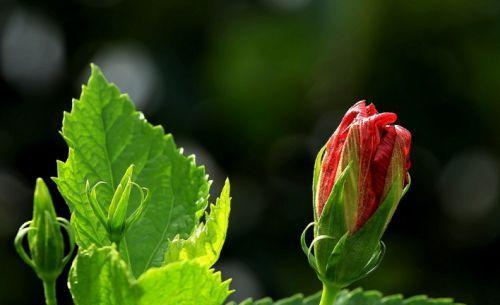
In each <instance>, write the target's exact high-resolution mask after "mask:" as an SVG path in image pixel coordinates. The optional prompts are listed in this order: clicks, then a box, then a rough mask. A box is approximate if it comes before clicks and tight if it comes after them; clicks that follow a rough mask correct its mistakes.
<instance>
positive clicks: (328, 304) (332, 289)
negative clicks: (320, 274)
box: [319, 283, 340, 305]
mask: <svg viewBox="0 0 500 305" xmlns="http://www.w3.org/2000/svg"><path fill="white" fill-rule="evenodd" d="M339 292H340V287H339V286H336V285H331V284H328V283H323V292H322V293H321V301H320V302H319V305H333V302H334V301H335V299H336V298H337V296H338V294H339Z"/></svg>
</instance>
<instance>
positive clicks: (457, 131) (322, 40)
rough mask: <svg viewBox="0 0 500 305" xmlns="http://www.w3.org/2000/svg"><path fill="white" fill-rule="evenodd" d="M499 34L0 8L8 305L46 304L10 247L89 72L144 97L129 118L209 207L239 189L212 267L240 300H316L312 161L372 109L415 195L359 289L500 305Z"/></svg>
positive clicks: (248, 5)
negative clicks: (160, 144)
mask: <svg viewBox="0 0 500 305" xmlns="http://www.w3.org/2000/svg"><path fill="white" fill-rule="evenodd" d="M19 12H22V13H23V14H21V15H20V14H19ZM19 16H21V17H22V16H24V17H23V18H24V19H23V18H21V17H19ZM26 16H27V17H26ZM33 16H39V17H40V16H41V17H42V18H41V19H40V20H39V19H35V18H33ZM16 18H17V19H16ZM13 20H14V21H15V22H14V21H13ZM35 20H39V21H37V22H38V23H36V24H35V23H34V22H35ZM44 22H45V23H44ZM40 23H41V24H42V25H44V24H46V25H47V24H49V25H50V26H46V27H45V28H44V27H40V26H39V25H40ZM43 29H45V30H46V31H47V36H43V37H49V38H50V37H52V36H50V35H55V34H53V33H60V36H57V35H55V36H54V37H53V38H54V41H55V42H54V43H59V44H60V45H57V46H58V47H60V48H62V50H63V51H64V52H63V53H61V54H60V56H59V57H54V58H53V59H54V63H58V66H57V69H56V70H53V71H57V72H58V73H56V72H53V71H52V70H50V69H49V70H48V68H47V65H44V63H46V62H47V60H45V61H44V59H45V58H49V57H50V55H51V54H52V55H53V53H50V52H49V51H50V50H53V49H50V47H51V45H52V44H50V43H48V42H47V41H46V39H47V38H43V37H42V36H40V37H42V38H43V39H42V38H40V41H38V40H37V39H31V38H30V39H27V40H26V41H23V40H22V39H23V37H35V38H36V37H38V36H36V35H35V34H37V33H39V31H42V30H43ZM54 29H55V30H54ZM37 30H38V32H37ZM499 30H500V3H499V2H498V1H495V0H477V1H466V0H443V1H431V0H420V1H396V0H382V1H380V0H379V1H375V0H354V1H327V0H260V1H250V0H248V1H244V0H233V1H223V0H213V1H207V0H193V1H181V0H164V1H152V0H149V1H136V0H104V1H103V0H71V1H57V0H48V1H42V2H40V1H34V0H3V1H2V2H1V3H0V48H1V49H0V58H1V71H0V72H1V74H0V100H1V101H2V110H1V111H0V141H1V145H0V247H1V249H2V251H0V270H2V271H3V272H1V275H0V282H1V283H3V284H2V285H1V287H0V304H19V305H23V304H39V303H40V300H41V296H42V294H41V292H42V291H41V287H40V286H39V283H38V282H37V280H36V278H35V277H33V275H32V273H31V271H30V270H28V268H27V267H26V266H25V265H24V264H23V263H22V262H21V260H20V259H19V258H18V257H17V256H16V255H15V252H14V249H13V247H12V239H13V236H14V234H15V231H16V229H17V227H18V226H19V225H20V224H21V223H22V222H23V221H24V220H26V219H29V218H30V215H29V213H30V207H31V202H30V200H31V199H30V194H31V192H32V189H33V187H34V182H35V178H36V177H38V176H42V177H44V178H48V177H50V176H55V174H56V167H55V159H56V158H57V159H65V157H66V153H67V152H66V151H65V145H64V142H63V140H62V139H61V137H60V136H59V135H58V134H57V131H58V130H59V129H60V126H61V119H62V111H63V110H69V109H70V101H71V98H72V97H76V96H77V94H78V92H79V91H80V88H79V87H80V84H81V83H82V79H85V78H86V76H87V75H88V73H89V68H88V63H89V62H91V61H94V60H96V61H98V62H97V63H98V64H100V65H101V66H102V67H103V69H105V71H104V73H106V74H107V75H108V78H109V79H110V80H112V81H113V80H115V81H116V82H117V85H118V86H120V87H121V88H122V89H123V90H124V91H129V92H130V93H131V96H132V98H134V95H133V90H129V89H130V88H128V87H127V86H125V85H123V84H130V83H132V84H137V86H141V84H142V82H143V81H144V79H145V78H144V75H145V76H148V77H151V79H152V80H154V81H153V82H152V84H153V86H152V87H151V89H150V92H147V93H148V94H147V95H145V96H147V98H145V100H144V101H143V102H141V104H140V105H139V108H141V109H142V110H143V111H144V112H145V113H146V114H147V116H148V117H149V118H150V120H151V122H152V123H154V124H162V125H164V126H165V128H166V130H167V131H169V132H172V133H173V134H174V135H175V136H176V139H177V142H178V143H179V145H180V146H185V148H186V151H187V152H188V153H196V154H197V158H198V161H199V163H201V164H203V163H206V164H207V167H208V172H209V173H210V174H211V176H212V178H213V179H214V180H215V184H214V189H213V194H217V193H218V192H219V190H220V188H221V185H222V181H224V178H225V176H230V177H231V181H232V186H233V188H234V192H233V194H234V195H233V197H234V209H233V214H232V217H231V223H230V229H229V237H228V241H227V243H226V246H225V248H224V250H223V253H222V256H221V263H220V266H219V267H220V268H221V269H222V270H223V275H224V276H234V277H235V280H234V282H233V284H234V285H233V287H234V288H236V289H238V290H239V292H238V293H236V294H235V295H234V296H233V299H235V300H241V299H243V298H245V297H249V296H251V297H254V298H259V297H262V296H264V295H269V296H271V297H273V298H274V299H279V298H282V297H285V296H288V295H291V294H294V293H297V292H301V293H304V294H306V295H309V294H311V293H313V292H315V291H317V290H318V289H319V282H318V281H317V280H316V279H315V277H314V274H313V272H312V270H309V268H308V266H307V262H306V260H305V258H304V257H303V254H302V253H301V251H300V249H299V248H300V247H299V242H298V237H299V234H300V232H301V231H302V229H303V227H304V226H305V224H307V223H308V222H309V221H310V220H311V219H312V211H311V205H312V203H311V191H310V184H311V176H312V164H313V158H314V156H315V153H316V151H317V150H318V149H319V147H321V145H322V143H323V142H324V141H326V139H327V138H328V136H329V135H330V134H331V133H332V132H333V130H334V129H335V127H336V125H337V124H338V122H339V119H340V117H341V115H342V114H343V112H344V111H345V109H347V107H348V106H350V105H351V104H352V103H354V102H355V101H357V100H359V99H368V100H369V101H372V102H374V103H375V104H376V105H377V108H378V109H379V110H380V111H394V112H397V113H398V115H399V118H400V123H401V124H402V125H404V126H405V127H407V128H408V129H409V130H411V131H412V133H413V136H414V150H413V169H412V177H413V179H412V180H413V185H412V188H411V190H410V192H409V194H408V195H407V196H406V197H405V198H403V200H402V203H401V205H400V208H399V210H398V212H397V213H396V216H395V218H394V220H393V222H392V223H391V226H390V227H389V230H388V232H387V234H386V237H385V241H386V243H387V245H388V251H387V257H386V259H385V260H384V262H383V263H382V265H381V267H380V269H379V270H377V271H376V272H375V273H374V274H373V275H372V276H370V277H368V278H366V279H365V280H363V282H362V283H361V285H362V286H363V287H364V288H365V289H379V290H381V291H383V292H384V294H394V293H399V292H402V293H404V294H405V295H413V294H420V293H427V294H429V295H431V296H435V297H440V296H452V297H454V298H455V299H456V300H457V301H460V302H466V303H469V304H482V305H490V304H491V305H496V304H499V303H500V291H499V289H498V287H500V277H499V276H498V274H499V272H500V266H499V265H498V263H497V260H498V259H497V258H498V257H499V255H500V236H499V235H500V225H499V222H498V220H497V219H498V218H499V216H500V205H499V197H498V195H499V187H500V181H499V180H500V178H499V175H500V173H499V163H498V162H499V161H498V160H499V159H498V156H499V153H500V137H499V136H498V134H499V133H500V124H499V121H498V116H499V114H500V86H498V82H499V79H500V40H499V39H498V33H499ZM51 31H52V32H51ZM51 33H52V34H51ZM28 34H32V35H34V36H30V35H28ZM58 37H60V38H58ZM58 39H59V40H58ZM21 42H22V43H21ZM130 45H134V46H138V49H139V50H142V51H141V52H142V53H140V54H141V56H144V57H145V58H146V59H148V60H149V62H151V63H152V64H151V67H150V68H149V70H145V71H146V72H141V73H146V74H140V73H139V72H140V71H139V70H138V69H137V64H136V65H135V66H134V65H133V61H134V59H137V56H136V55H132V56H129V57H127V58H129V59H127V60H123V61H117V62H114V63H113V62H108V63H106V62H99V60H102V61H105V60H106V58H109V57H106V56H103V55H102V54H103V52H104V51H103V50H106V49H109V48H110V47H113V48H115V49H118V50H122V51H123V52H129V51H130V50H129V49H128V47H127V46H130ZM55 49H56V50H57V48H55ZM44 52H49V53H44ZM127 54H136V53H127ZM110 56H111V55H110ZM111 57H113V56H111ZM50 58H51V57H50ZM13 59H15V61H14V60H13ZM138 62H139V64H138V65H139V66H140V65H141V64H140V63H141V61H138ZM14 63H15V65H14ZM106 64H108V65H106ZM106 67H108V70H110V71H111V70H112V69H111V68H116V69H117V70H116V71H118V72H116V73H115V74H113V73H111V75H110V74H109V73H107V71H106ZM127 67H128V69H125V68H127ZM120 69H124V70H120ZM120 71H128V72H120ZM130 71H132V72H130ZM151 71H152V72H151ZM134 72H137V73H134ZM50 73H52V74H50ZM147 73H149V74H147ZM49 74H50V77H49ZM153 74H154V75H153ZM119 77H123V78H125V79H126V80H129V82H124V83H123V84H121V83H120V82H118V79H119ZM120 79H121V78H120ZM30 82H31V83H30ZM42 83H43V86H41V85H40V84H42ZM37 84H38V85H37ZM470 168H473V169H475V171H474V179H473V180H472V181H471V179H467V174H468V172H470V170H468V169H470ZM450 173H451V174H450ZM476 177H477V178H476ZM49 187H50V188H51V190H52V191H54V192H53V193H55V187H54V185H53V184H52V185H50V186H49ZM454 193H457V194H459V195H460V196H450V195H449V194H454ZM462 195H463V196H462ZM461 198H474V200H468V201H466V202H464V201H461ZM54 199H55V201H56V208H57V209H58V212H59V213H61V214H65V215H67V210H66V208H65V205H64V203H63V202H62V198H61V197H60V196H59V197H56V198H54ZM59 286H60V289H59V293H60V294H61V295H60V299H61V300H63V299H64V298H66V303H64V302H61V303H62V304H70V298H69V293H68V292H67V290H66V289H65V287H66V285H65V283H59ZM7 292H8V293H7Z"/></svg>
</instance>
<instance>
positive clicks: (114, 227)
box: [87, 165, 148, 244]
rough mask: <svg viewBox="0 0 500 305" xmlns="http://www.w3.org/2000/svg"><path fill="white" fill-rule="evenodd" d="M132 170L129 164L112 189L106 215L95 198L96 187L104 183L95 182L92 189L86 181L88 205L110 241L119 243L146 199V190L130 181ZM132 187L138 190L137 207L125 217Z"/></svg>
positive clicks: (132, 166) (140, 211)
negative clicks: (138, 199)
mask: <svg viewBox="0 0 500 305" xmlns="http://www.w3.org/2000/svg"><path fill="white" fill-rule="evenodd" d="M133 172H134V165H130V166H129V167H128V168H127V170H126V171H125V174H123V176H122V178H121V180H120V182H119V183H118V186H117V187H116V189H115V190H114V194H113V197H112V198H111V200H110V203H109V207H108V213H107V215H106V214H105V213H104V211H103V210H102V207H101V205H100V204H99V201H98V199H97V198H98V194H97V187H98V186H99V185H101V184H104V183H103V182H100V183H97V184H96V185H95V186H94V187H93V188H92V190H90V186H89V183H88V182H87V195H88V201H89V203H90V207H91V208H92V210H93V212H94V214H95V216H96V217H97V219H99V221H100V222H101V224H102V225H103V226H104V227H105V228H106V231H107V232H108V235H109V239H110V241H111V242H114V243H116V244H119V243H120V241H121V240H122V239H123V236H124V235H125V233H126V232H127V230H128V229H129V228H130V227H131V226H132V224H134V223H135V222H136V221H137V220H139V218H140V217H141V216H142V214H143V212H144V208H145V204H146V202H147V199H148V190H147V189H146V188H143V187H140V186H139V185H138V184H136V183H135V182H133V181H132V176H133ZM133 187H137V189H138V190H139V192H140V195H141V199H140V203H139V205H138V207H137V209H136V210H135V211H134V212H133V213H131V214H130V216H128V217H127V215H128V206H129V201H130V198H131V192H132V188H133ZM145 192H146V195H145Z"/></svg>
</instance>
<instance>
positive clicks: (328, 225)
mask: <svg viewBox="0 0 500 305" xmlns="http://www.w3.org/2000/svg"><path fill="white" fill-rule="evenodd" d="M350 170H351V165H350V164H349V165H348V166H346V168H345V169H344V170H343V171H342V173H341V174H340V175H339V177H338V179H337V181H336V182H335V184H334V186H333V188H332V191H331V193H330V196H329V197H328V201H327V202H326V204H325V206H324V207H323V211H322V213H321V216H320V217H319V219H318V221H317V225H316V226H315V228H314V235H315V236H321V235H326V236H329V237H331V238H329V239H323V240H322V241H321V242H318V243H316V245H315V247H314V253H315V256H316V260H317V264H318V269H319V270H320V273H321V274H325V272H326V267H327V263H328V258H329V257H330V254H331V253H332V251H333V249H334V248H335V245H336V244H337V243H338V242H339V240H340V239H341V238H342V236H343V235H344V234H345V233H346V232H347V227H346V223H345V216H344V203H343V192H344V183H345V181H346V178H347V177H348V176H349V173H350Z"/></svg>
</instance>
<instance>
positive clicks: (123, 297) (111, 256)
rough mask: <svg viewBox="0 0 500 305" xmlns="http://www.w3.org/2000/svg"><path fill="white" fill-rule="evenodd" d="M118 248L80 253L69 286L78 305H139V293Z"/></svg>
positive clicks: (93, 249)
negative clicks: (137, 304)
mask: <svg viewBox="0 0 500 305" xmlns="http://www.w3.org/2000/svg"><path fill="white" fill-rule="evenodd" d="M129 270H130V269H129V268H128V266H127V264H126V263H125V262H124V261H123V260H122V259H121V258H120V255H119V254H118V252H117V251H116V249H115V247H114V246H112V247H104V248H100V249H97V248H96V247H95V246H91V247H89V248H88V249H87V250H80V251H79V252H78V256H77V257H76V259H75V260H74V261H73V266H72V267H71V270H70V273H69V278H68V286H69V288H70V290H71V295H72V296H73V301H74V302H75V304H76V305H136V299H137V297H138V296H139V290H137V289H136V288H135V287H134V284H133V281H134V279H133V277H132V275H131V273H130V271H129Z"/></svg>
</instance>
